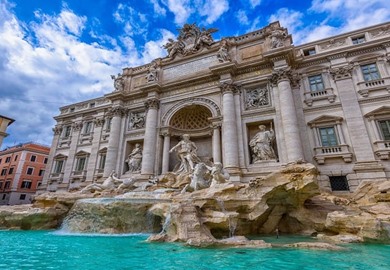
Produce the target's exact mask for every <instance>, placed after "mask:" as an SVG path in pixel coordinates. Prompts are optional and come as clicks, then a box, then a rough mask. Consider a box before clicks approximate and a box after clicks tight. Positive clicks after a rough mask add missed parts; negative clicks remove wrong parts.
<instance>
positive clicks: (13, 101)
mask: <svg viewBox="0 0 390 270" xmlns="http://www.w3.org/2000/svg"><path fill="white" fill-rule="evenodd" d="M276 20H279V21H280V22H281V24H282V26H284V27H287V28H288V31H289V32H290V33H291V34H292V35H293V41H294V44H296V45H298V44H302V43H306V42H309V41H313V40H318V39H321V38H325V37H329V36H332V35H336V34H340V33H344V32H348V31H352V30H355V29H359V28H362V27H367V26H371V25H375V24H379V23H382V22H387V21H390V8H389V7H388V0H312V1H304V0H301V1H292V0H249V1H244V0H235V1H229V0H144V1H141V0H127V1H125V0H64V1H57V0H0V74H1V76H0V114H2V115H6V116H8V117H11V118H14V119H15V120H16V121H15V122H14V123H13V124H12V125H11V126H10V127H9V128H8V130H7V132H8V133H10V136H8V137H7V138H6V139H5V140H4V141H3V146H2V148H4V147H8V146H12V145H14V144H17V143H22V142H27V141H35V142H38V143H42V144H47V145H50V144H51V140H52V128H53V126H54V125H55V121H54V120H53V117H54V116H56V115H58V114H59V110H58V108H59V107H61V106H64V105H68V104H71V103H75V102H80V101H84V100H87V99H91V98H95V97H99V96H103V95H104V94H106V93H110V92H111V91H112V90H113V82H112V80H111V78H110V75H111V74H117V73H119V72H121V70H122V68H124V67H134V66H138V65H142V64H144V63H148V62H150V61H151V60H153V59H155V58H158V57H164V56H166V51H165V50H164V49H163V48H162V45H164V44H165V43H166V42H167V40H168V38H173V39H175V37H176V35H177V33H178V32H177V29H178V28H180V27H181V26H182V25H183V24H185V23H194V22H195V23H197V24H198V25H199V26H201V27H205V28H218V29H219V31H218V32H217V33H214V35H213V36H214V39H215V40H218V39H220V38H221V37H224V36H234V35H241V34H244V33H246V32H249V31H254V30H256V29H259V28H262V27H264V26H266V25H268V24H269V23H270V22H273V21H276Z"/></svg>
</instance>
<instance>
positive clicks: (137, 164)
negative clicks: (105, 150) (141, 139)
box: [126, 143, 142, 173]
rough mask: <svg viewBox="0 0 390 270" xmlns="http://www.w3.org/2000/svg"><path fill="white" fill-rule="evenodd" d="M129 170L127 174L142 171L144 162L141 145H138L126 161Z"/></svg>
mask: <svg viewBox="0 0 390 270" xmlns="http://www.w3.org/2000/svg"><path fill="white" fill-rule="evenodd" d="M126 162H127V165H128V166H129V170H128V171H127V172H132V173H139V172H140V171H141V162H142V148H141V144H139V143H136V144H135V148H134V149H133V151H131V153H130V154H129V156H128V158H127V159H126Z"/></svg>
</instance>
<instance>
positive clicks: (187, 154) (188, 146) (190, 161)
mask: <svg viewBox="0 0 390 270" xmlns="http://www.w3.org/2000/svg"><path fill="white" fill-rule="evenodd" d="M197 150H198V148H197V147H196V145H195V143H194V142H192V141H190V135H188V134H184V135H183V139H182V140H181V141H180V142H179V143H178V144H176V145H175V146H174V147H172V149H171V150H169V153H172V152H173V151H177V154H178V156H179V159H180V166H179V167H178V168H177V169H175V170H174V171H175V173H177V174H180V173H191V172H192V171H193V170H194V165H195V164H196V163H198V162H200V160H199V158H198V156H197V153H196V151H197Z"/></svg>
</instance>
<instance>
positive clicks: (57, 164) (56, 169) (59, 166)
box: [53, 160, 64, 173]
mask: <svg viewBox="0 0 390 270" xmlns="http://www.w3.org/2000/svg"><path fill="white" fill-rule="evenodd" d="M63 166H64V161H63V160H56V162H55V165H54V171H53V173H62V167H63Z"/></svg>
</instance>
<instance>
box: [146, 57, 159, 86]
mask: <svg viewBox="0 0 390 270" xmlns="http://www.w3.org/2000/svg"><path fill="white" fill-rule="evenodd" d="M146 81H147V82H157V81H158V77H157V63H156V62H155V61H153V62H152V64H151V66H150V67H149V69H148V72H147V73H146Z"/></svg>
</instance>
